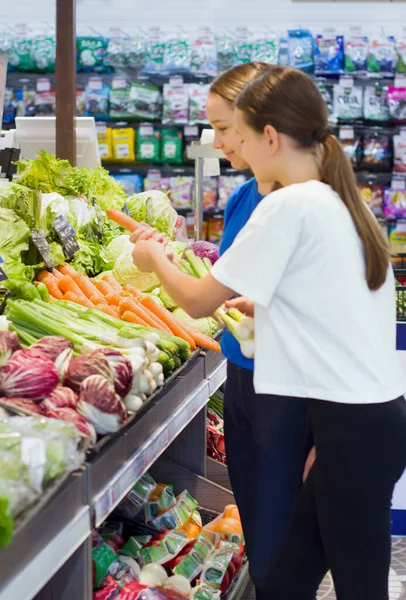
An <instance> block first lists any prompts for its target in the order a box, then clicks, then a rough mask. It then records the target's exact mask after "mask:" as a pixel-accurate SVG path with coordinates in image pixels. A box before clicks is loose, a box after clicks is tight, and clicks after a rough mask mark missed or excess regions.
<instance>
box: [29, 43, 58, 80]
mask: <svg viewBox="0 0 406 600" xmlns="http://www.w3.org/2000/svg"><path fill="white" fill-rule="evenodd" d="M31 59H32V62H33V64H34V70H35V71H37V72H38V73H54V72H55V59H56V40H55V37H54V36H46V35H38V36H36V37H34V39H33V40H32V44H31Z"/></svg>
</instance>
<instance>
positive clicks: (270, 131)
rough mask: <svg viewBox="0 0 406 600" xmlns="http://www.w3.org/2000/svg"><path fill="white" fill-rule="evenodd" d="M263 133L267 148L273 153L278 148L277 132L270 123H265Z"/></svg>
mask: <svg viewBox="0 0 406 600" xmlns="http://www.w3.org/2000/svg"><path fill="white" fill-rule="evenodd" d="M264 135H265V137H266V140H267V143H268V146H269V149H270V150H271V151H272V154H274V153H275V152H276V151H277V150H278V149H279V134H278V132H277V131H276V129H275V127H272V125H265V128H264Z"/></svg>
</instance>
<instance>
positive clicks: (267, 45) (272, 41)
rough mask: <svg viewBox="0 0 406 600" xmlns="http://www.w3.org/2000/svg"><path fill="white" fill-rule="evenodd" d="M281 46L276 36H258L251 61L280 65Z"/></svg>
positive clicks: (253, 46) (253, 45)
mask: <svg viewBox="0 0 406 600" xmlns="http://www.w3.org/2000/svg"><path fill="white" fill-rule="evenodd" d="M278 52H279V45H278V41H277V39H276V37H275V36H273V35H272V34H269V35H268V36H263V35H257V36H256V37H255V38H254V43H253V44H252V54H251V61H252V62H255V61H260V62H264V63H267V64H269V65H277V64H278Z"/></svg>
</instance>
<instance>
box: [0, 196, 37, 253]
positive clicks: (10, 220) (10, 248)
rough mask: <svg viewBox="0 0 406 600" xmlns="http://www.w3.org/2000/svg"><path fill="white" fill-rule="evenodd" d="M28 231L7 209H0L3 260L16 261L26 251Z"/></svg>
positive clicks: (0, 248) (0, 245) (20, 220)
mask: <svg viewBox="0 0 406 600" xmlns="http://www.w3.org/2000/svg"><path fill="white" fill-rule="evenodd" d="M0 189H1V188H0ZM29 239H30V229H29V227H28V226H27V225H26V224H25V223H24V221H23V220H22V219H20V217H18V216H17V214H16V213H15V212H14V211H13V210H11V209H9V208H0V256H1V258H2V259H3V260H6V259H11V260H18V259H19V258H20V256H21V253H22V252H24V251H26V250H28V245H29Z"/></svg>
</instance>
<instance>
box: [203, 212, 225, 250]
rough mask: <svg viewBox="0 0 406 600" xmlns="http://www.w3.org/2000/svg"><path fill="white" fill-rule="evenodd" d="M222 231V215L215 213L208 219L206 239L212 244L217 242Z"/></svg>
mask: <svg viewBox="0 0 406 600" xmlns="http://www.w3.org/2000/svg"><path fill="white" fill-rule="evenodd" d="M223 231H224V217H222V216H221V215H215V216H214V217H210V219H209V227H208V234H207V239H208V240H209V242H211V243H212V244H219V243H220V242H221V238H222V236H223Z"/></svg>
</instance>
